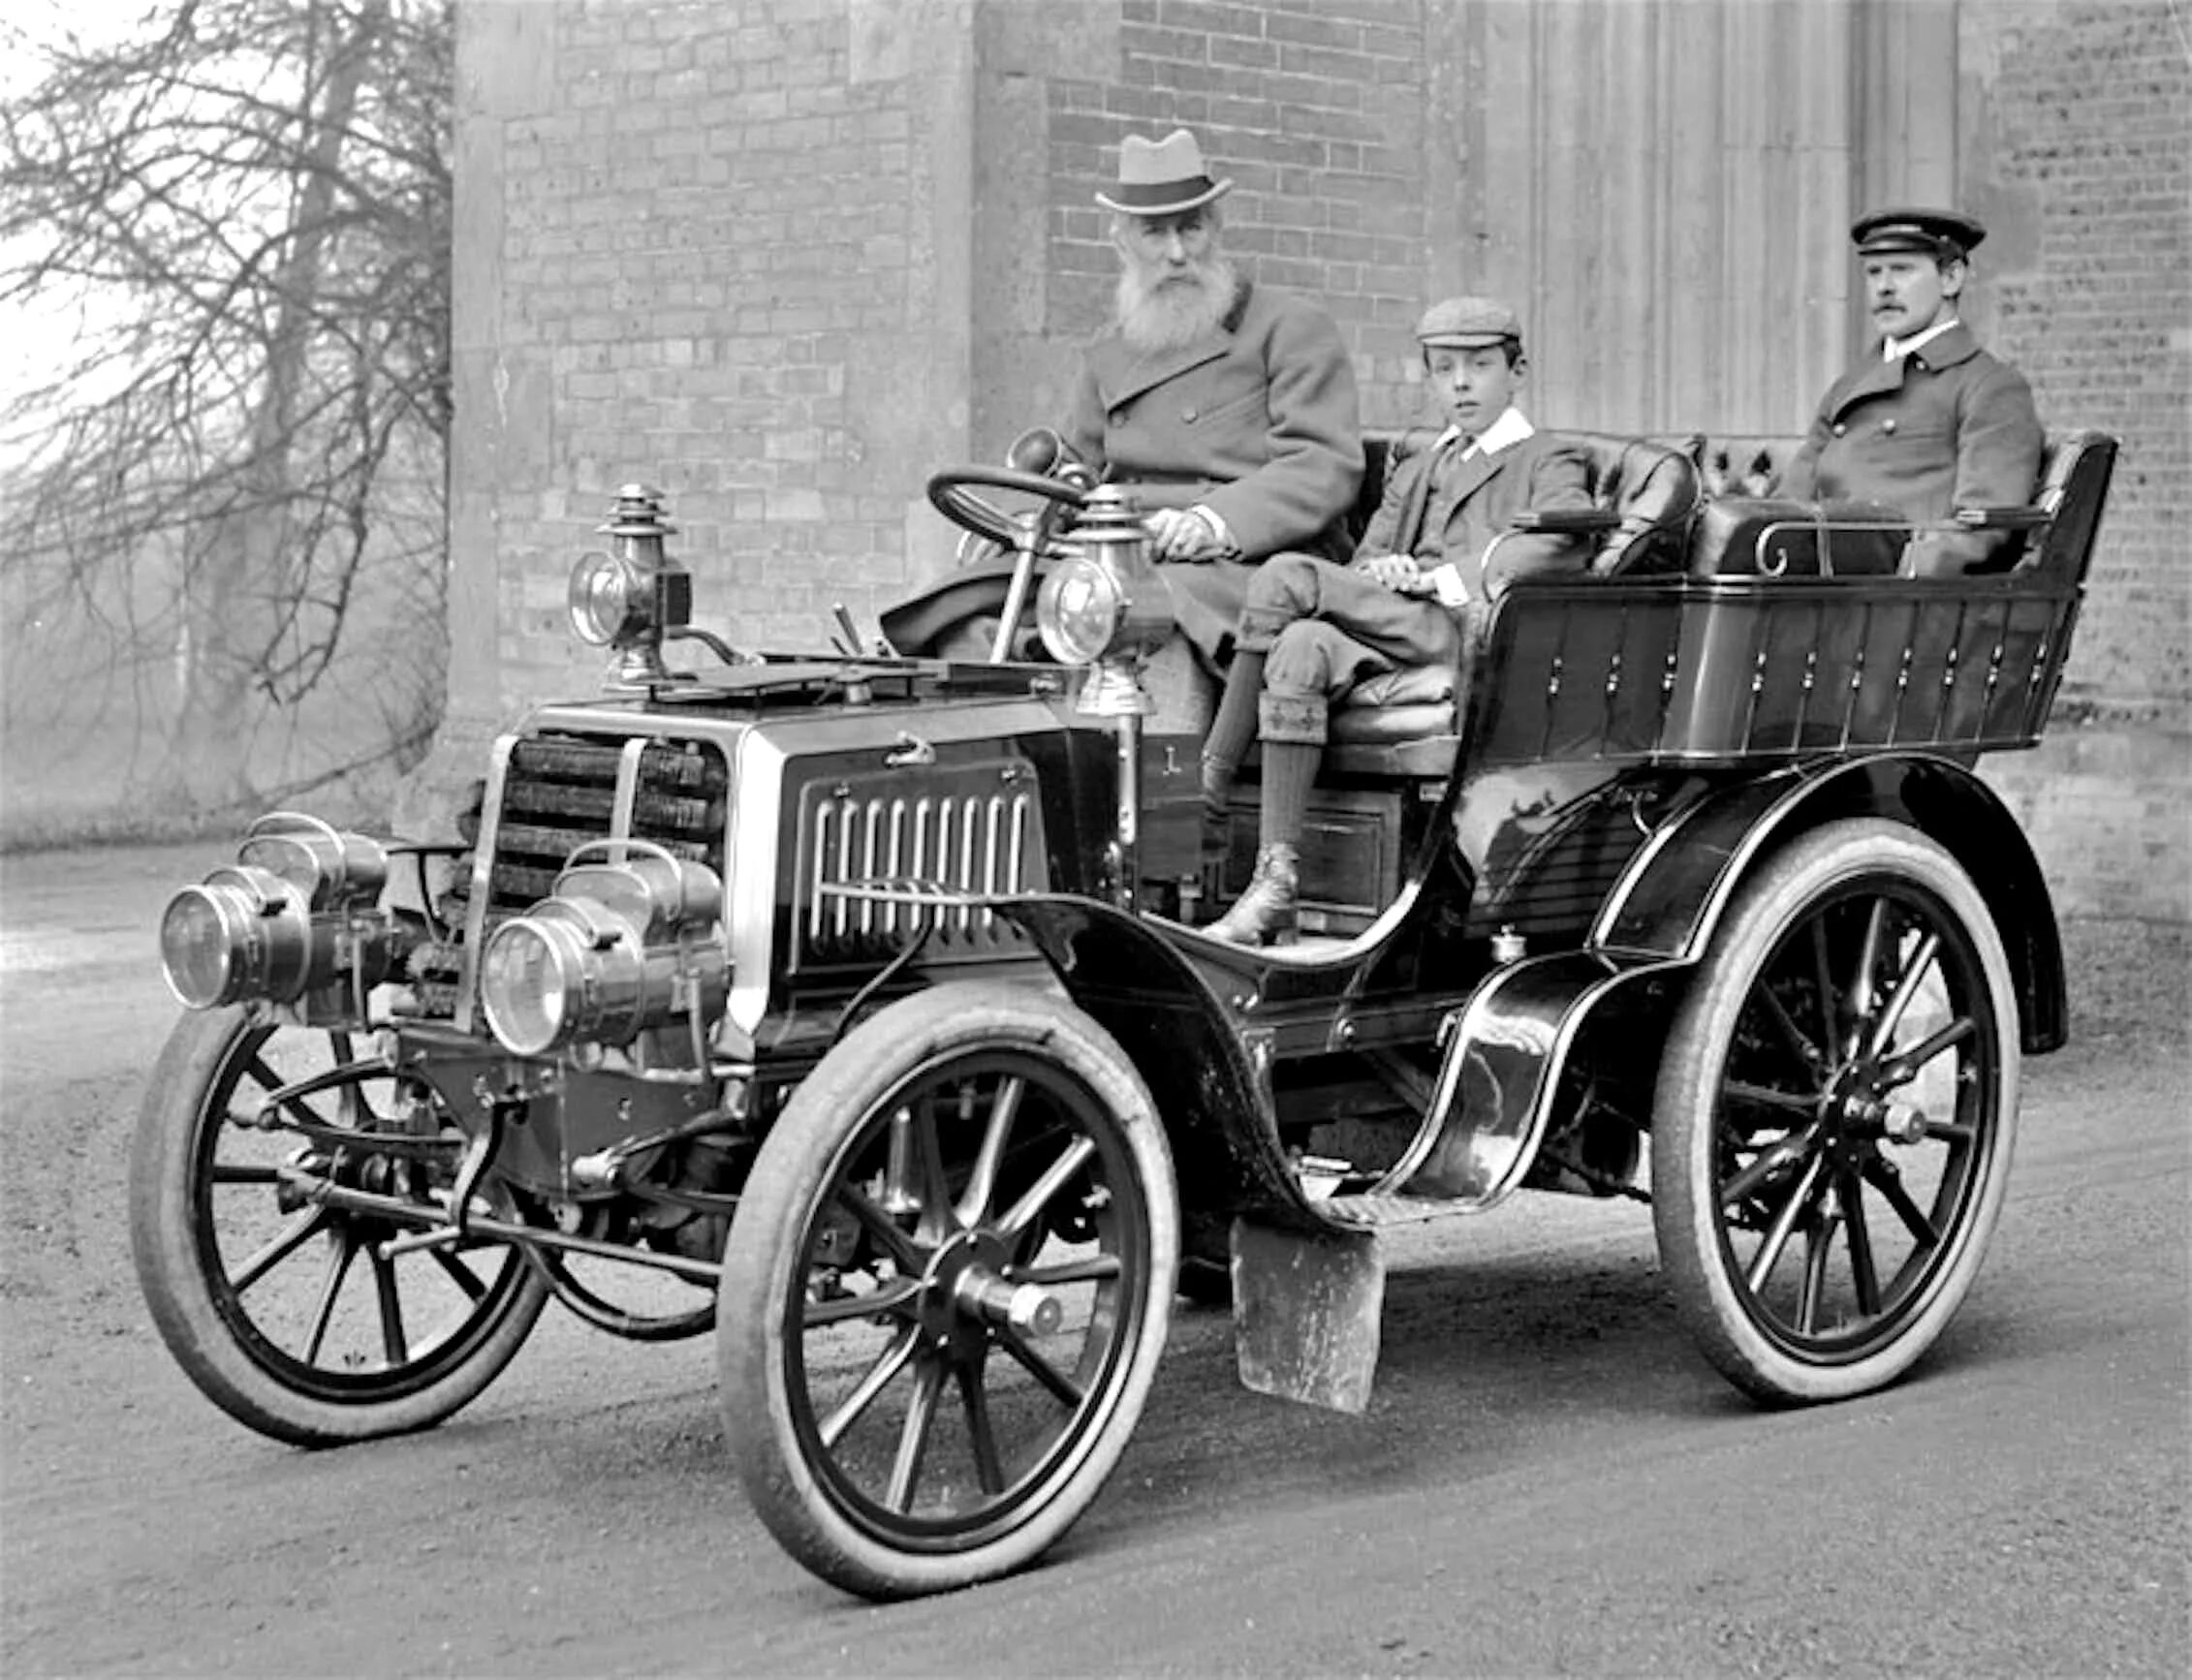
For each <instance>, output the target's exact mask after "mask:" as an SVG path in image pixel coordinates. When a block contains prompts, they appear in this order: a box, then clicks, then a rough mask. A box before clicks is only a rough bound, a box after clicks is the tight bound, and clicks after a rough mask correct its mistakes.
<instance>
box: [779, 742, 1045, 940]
mask: <svg viewBox="0 0 2192 1680" xmlns="http://www.w3.org/2000/svg"><path fill="white" fill-rule="evenodd" d="M968 780H976V781H977V782H978V785H977V786H973V787H969V786H967V785H966V782H967V781H968ZM801 826H802V829H803V833H802V836H801V848H802V850H801V856H800V868H799V889H798V890H799V903H798V907H797V914H798V917H799V934H800V940H801V943H802V945H803V946H804V948H805V949H806V950H807V952H808V953H809V954H810V955H812V956H813V957H815V958H817V959H821V960H825V961H834V960H842V959H846V958H856V957H861V956H864V955H871V954H875V953H878V952H882V951H886V950H889V949H894V948H895V947H897V946H898V945H899V944H900V943H901V942H902V941H903V940H904V939H905V937H906V936H907V935H909V934H910V933H911V932H912V931H913V930H914V928H915V926H916V924H917V923H918V922H919V921H921V920H922V919H923V918H924V916H934V915H936V914H937V913H935V912H932V911H924V910H923V909H922V908H920V907H918V906H915V905H910V904H895V903H882V902H877V901H874V900H861V899H854V898H847V897H844V896H842V895H840V894H836V893H832V892H830V891H828V890H827V888H829V887H833V886H839V885H844V884H848V883H886V882H892V881H901V882H905V881H919V882H926V883H929V884H931V885H935V886H942V887H951V888H955V889H956V890H958V891H962V892H979V893H1005V892H1021V891H1026V890H1030V889H1039V888H1040V887H1041V886H1042V885H1043V878H1042V857H1043V846H1042V820H1041V815H1040V812H1039V810H1038V808H1037V806H1036V802H1035V797H1034V793H1033V789H1032V782H1031V781H1018V782H1014V781H1001V780H1000V778H999V776H998V775H997V774H996V773H995V771H994V770H991V771H990V772H989V773H988V774H986V775H983V776H980V777H979V778H963V777H955V778H954V779H953V785H944V786H939V785H936V784H933V783H932V784H930V785H928V786H925V787H924V788H922V789H921V790H920V791H919V792H914V791H910V790H907V789H906V788H905V787H904V785H903V779H902V778H894V779H893V782H892V785H891V786H889V787H884V786H881V785H877V786H874V787H870V788H860V787H848V786H843V785H840V786H838V787H836V788H834V789H827V790H818V791H817V792H816V793H815V794H814V795H813V796H812V798H811V803H810V804H809V805H808V808H807V811H806V821H805V822H804V823H803V824H802V825H801ZM930 939H931V941H932V943H934V944H936V945H938V946H941V947H943V948H944V949H961V950H972V949H995V948H1000V947H1004V946H1018V945H1019V944H1020V943H1021V936H1020V934H1019V932H1018V929H1016V928H1015V927H1014V926H1013V925H1012V924H1011V923H1010V922H1008V921H1005V920H1002V919H1001V918H998V916H997V915H996V913H995V912H993V911H987V910H976V909H970V908H964V907H961V908H955V909H951V910H946V911H944V912H942V913H941V917H940V919H938V920H937V921H936V924H935V926H934V929H933V931H932V932H931V934H930Z"/></svg>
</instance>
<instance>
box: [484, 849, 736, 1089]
mask: <svg viewBox="0 0 2192 1680" xmlns="http://www.w3.org/2000/svg"><path fill="white" fill-rule="evenodd" d="M597 854H598V855H599V856H596V855H597ZM722 915H723V882H722V880H721V878H720V877H718V876H717V875H716V873H715V871H714V870H712V869H710V868H709V867H708V866H707V865H706V864H705V863H699V862H694V861H692V860H690V859H688V858H682V857H678V856H674V855H673V854H672V853H671V852H669V851H668V850H666V849H665V848H663V847H661V846H658V845H655V844H654V843H652V842H651V841H645V840H591V841H588V842H587V843H586V844H585V845H583V846H581V847H579V849H578V850H577V851H575V852H573V853H572V854H571V857H570V859H569V861H568V862H567V863H566V864H565V866H564V869H563V872H562V873H561V874H560V875H558V876H557V877H556V882H555V890H554V892H553V893H552V894H551V895H550V896H549V897H548V898H545V899H543V900H541V902H540V903H538V904H536V905H534V906H533V908H532V909H531V910H529V911H527V912H526V913H525V914H524V915H522V916H519V917H515V918H512V919H511V920H509V921H506V922H504V923H503V924H502V925H501V926H500V927H497V928H496V929H495V930H494V932H493V933H492V934H491V935H490V936H489V937H488V939H487V943H486V949H485V952H484V953H483V955H482V959H481V964H480V1004H481V1007H482V1009H483V1010H484V1011H485V1014H486V1017H487V1026H488V1028H489V1029H490V1030H491V1031H492V1032H493V1033H494V1036H495V1037H496V1039H497V1040H499V1041H500V1042H501V1043H502V1045H503V1047H504V1048H505V1049H507V1050H509V1051H511V1052H512V1053H513V1054H515V1055H520V1056H539V1055H545V1054H546V1053H548V1051H550V1050H553V1049H557V1048H559V1047H561V1046H563V1045H567V1044H573V1043H578V1042H595V1043H605V1044H626V1043H630V1042H632V1040H634V1039H635V1038H637V1037H638V1036H639V1035H640V1034H641V1033H642V1032H644V1031H645V1030H647V1029H648V1028H650V1027H656V1026H660V1025H662V1024H664V1023H665V1022H667V1021H670V1020H672V1019H673V1018H675V1017H676V1016H678V1015H680V1014H684V1015H693V1014H695V1012H696V1011H697V1014H698V1018H701V1019H712V1018H713V1017H714V1016H715V1015H716V1014H718V1013H720V1012H721V1011H722V1008H723V1001H724V996H725V994H726V992H727V990H728V988H729V980H730V963H729V959H728V958H727V957H726V955H725V953H724V948H723V942H722V941H721V939H720V938H718V937H716V936H715V933H714V929H715V926H716V923H717V922H718V921H719V920H720V919H721V918H722Z"/></svg>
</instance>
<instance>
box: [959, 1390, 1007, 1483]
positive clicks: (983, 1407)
mask: <svg viewBox="0 0 2192 1680" xmlns="http://www.w3.org/2000/svg"><path fill="white" fill-rule="evenodd" d="M958 1375H959V1401H960V1403H961V1404H962V1405H964V1406H965V1407H966V1428H967V1438H968V1440H969V1441H970V1442H972V1444H973V1447H974V1470H975V1474H976V1475H977V1476H978V1477H980V1478H981V1479H982V1491H983V1492H984V1493H986V1494H989V1495H991V1496H992V1497H994V1496H995V1495H997V1494H1000V1493H1003V1492H1004V1491H1005V1466H1004V1461H1003V1460H1002V1459H1000V1458H999V1457H998V1456H997V1431H996V1429H995V1427H994V1426H993V1425H992V1423H991V1422H990V1419H989V1390H988V1389H987V1388H986V1387H984V1386H983V1383H982V1364H981V1362H980V1361H979V1360H971V1359H970V1360H969V1361H968V1362H967V1363H965V1364H963V1365H961V1366H960V1367H959V1368H958Z"/></svg>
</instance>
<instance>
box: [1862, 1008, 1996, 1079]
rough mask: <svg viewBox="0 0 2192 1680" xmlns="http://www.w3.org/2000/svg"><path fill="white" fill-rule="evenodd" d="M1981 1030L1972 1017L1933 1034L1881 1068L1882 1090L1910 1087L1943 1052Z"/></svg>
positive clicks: (1956, 1020)
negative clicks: (1899, 1086) (1923, 1070)
mask: <svg viewBox="0 0 2192 1680" xmlns="http://www.w3.org/2000/svg"><path fill="white" fill-rule="evenodd" d="M1978 1030H1979V1027H1978V1023H1976V1022H1975V1021H1973V1020H1972V1018H1971V1017H1970V1016H1969V1015H1958V1016H1957V1018H1956V1019H1955V1020H1953V1021H1951V1022H1950V1023H1949V1024H1948V1025H1947V1026H1945V1027H1943V1028H1942V1029H1941V1030H1940V1031H1939V1032H1937V1033H1933V1034H1930V1035H1929V1036H1927V1037H1926V1039H1925V1040H1924V1041H1923V1042H1920V1043H1918V1044H1915V1045H1913V1046H1912V1047H1911V1048H1910V1049H1907V1050H1905V1051H1904V1052H1903V1053H1902V1054H1901V1055H1899V1056H1896V1057H1895V1059H1894V1060H1892V1061H1887V1062H1883V1063H1881V1064H1880V1076H1881V1078H1882V1080H1883V1081H1884V1084H1883V1087H1882V1088H1883V1089H1885V1090H1890V1091H1892V1090H1894V1089H1895V1087H1896V1086H1897V1085H1907V1084H1909V1083H1910V1082H1911V1080H1913V1079H1915V1078H1917V1077H1918V1074H1919V1071H1920V1070H1921V1069H1923V1068H1924V1067H1925V1066H1926V1063H1928V1062H1930V1061H1931V1060H1932V1059H1933V1058H1934V1057H1935V1056H1938V1055H1939V1054H1940V1053H1941V1052H1942V1051H1943V1050H1946V1049H1951V1048H1953V1047H1954V1046H1956V1045H1957V1044H1960V1043H1962V1042H1964V1040H1966V1039H1968V1038H1970V1037H1971V1035H1972V1034H1973V1033H1975V1032H1977V1031H1978Z"/></svg>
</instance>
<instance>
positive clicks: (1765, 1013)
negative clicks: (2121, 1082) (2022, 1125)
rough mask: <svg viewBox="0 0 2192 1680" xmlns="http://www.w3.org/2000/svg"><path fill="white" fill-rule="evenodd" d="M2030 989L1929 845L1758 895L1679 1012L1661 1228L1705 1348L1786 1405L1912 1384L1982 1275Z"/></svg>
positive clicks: (1835, 836)
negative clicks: (2020, 1005) (1909, 1377)
mask: <svg viewBox="0 0 2192 1680" xmlns="http://www.w3.org/2000/svg"><path fill="white" fill-rule="evenodd" d="M2017 1107H2018V1025H2017V1003H2016V993H2015V990H2014V988H2013V984H2012V981H2011V978H2010V972H2009V962H2008V959H2007V958H2006V957H2005V956H2004V954H2003V951H2002V944H2001V940H2000V937H1999V936H1998V935H1997V934H1996V932H1995V930H1994V924H1993V920H1992V918H1990V917H1989V916H1988V910H1987V906H1986V903H1985V901H1984V900H1983V899H1982V898H1981V897H1980V895H1979V892H1978V889H1977V888H1976V887H1973V886H1972V884H1971V881H1970V878H1969V877H1968V876H1966V875H1965V874H1964V872H1963V870H1962V869H1961V868H1960V867H1958V866H1957V862H1956V860H1955V859H1954V858H1953V857H1951V856H1949V854H1948V853H1947V852H1945V851H1944V850H1942V848H1941V847H1939V846H1937V845H1936V844H1934V843H1933V842H1932V841H1931V840H1929V839H1927V838H1926V836H1925V835H1923V834H1920V833H1918V832H1916V831H1914V830H1913V829H1911V828H1908V827H1906V826H1903V825H1901V824H1895V823H1888V822H1882V821H1876V820H1863V821H1848V822H1839V823H1833V824H1828V825H1827V826H1825V827H1822V828H1820V829H1817V830H1815V831H1814V832H1812V833H1810V834H1807V835H1805V836H1803V837H1802V838H1801V839H1800V840H1798V841H1797V842H1795V843H1794V844H1793V845H1791V846H1790V847H1789V848H1788V850H1787V851H1785V852H1784V853H1782V854H1781V855H1780V856H1777V857H1776V858H1774V859H1773V861H1772V862H1771V863H1769V865H1768V866H1767V867H1766V868H1765V869H1764V870H1763V871H1762V872H1761V873H1760V875H1759V876H1758V877H1757V879H1755V880H1754V881H1752V882H1751V883H1749V884H1748V885H1747V886H1746V887H1744V888H1743V889H1742V891H1741V893H1740V895H1739V897H1738V901H1737V903H1736V904H1735V905H1734V907H1733V908H1732V909H1731V911H1730V913H1729V917H1728V919H1727V921H1726V923H1725V924H1724V925H1723V926H1722V928H1721V929H1720V931H1719V933H1718V934H1717V935H1716V937H1715V938H1714V940H1713V944H1712V949H1711V952H1710V954H1709V955H1708V956H1707V959H1706V963H1705V966H1704V968H1703V970H1702V971H1701V973H1700V974H1699V977H1698V979H1697V981H1696V983H1695V985H1694V986H1693V988H1692V990H1691V993H1690V996H1689V997H1688V999H1687V1000H1686V1001H1685V1003H1684V1004H1683V1006H1682V1009H1681V1011H1679V1013H1678V1015H1677V1016H1676V1019H1675V1030H1674V1033H1673V1036H1672V1037H1671V1038H1670V1040H1669V1042H1668V1047H1667V1055H1666V1059H1665V1061H1664V1063H1663V1064H1662V1066H1661V1070H1660V1077H1659V1089H1658V1093H1657V1098H1656V1101H1655V1104H1654V1109H1653V1125H1652V1140H1651V1179H1652V1204H1653V1205H1652V1215H1653V1223H1654V1225H1655V1227H1656V1229H1657V1234H1658V1239H1659V1253H1660V1260H1661V1263H1662V1265H1663V1266H1664V1267H1665V1269H1666V1273H1667V1277H1668V1280H1669V1282H1670V1284H1671V1285H1672V1286H1673V1289H1674V1293H1675V1305H1676V1308H1677V1310H1678V1312H1679V1313H1680V1315H1681V1317H1682V1319H1683V1321H1684V1322H1685V1323H1686V1325H1687V1326H1688V1328H1689V1330H1690V1332H1691V1333H1692V1335H1693V1336H1694V1337H1695V1338H1696V1340H1697V1342H1698V1344H1699V1346H1700V1347H1701V1348H1702V1349H1703V1350H1704V1352H1705V1353H1706V1354H1707V1357H1708V1358H1710V1359H1711V1361H1712V1362H1713V1364H1714V1365H1716V1366H1717V1367H1718V1368H1719V1370H1720V1371H1721V1373H1722V1374H1723V1375H1724V1376H1726V1377H1727V1378H1728V1379H1729V1380H1730V1381H1731V1382H1733V1383H1734V1384H1736V1385H1737V1386H1738V1387H1739V1388H1742V1389H1743V1390H1744V1391H1745V1392H1747V1393H1749V1394H1751V1395H1753V1396H1755V1397H1756V1398H1758V1399H1761V1400H1764V1401H1767V1402H1769V1403H1773V1404H1783V1405H1789V1404H1802V1403H1808V1402H1813V1401H1822V1400H1838V1399H1843V1398H1846V1397H1848V1396H1851V1395H1855V1394H1862V1393H1865V1392H1867V1391H1868V1390H1871V1389H1874V1388H1878V1387H1881V1386H1883V1385H1884V1384H1888V1383H1891V1382H1894V1381H1895V1379H1896V1378H1897V1377H1899V1376H1901V1375H1902V1374H1903V1372H1904V1371H1906V1370H1907V1369H1909V1367H1910V1366H1911V1364H1912V1363H1913V1362H1914V1361H1916V1360H1917V1359H1918V1358H1919V1357H1920V1356H1921V1355H1922V1354H1923V1353H1925V1352H1926V1350H1927V1349H1928V1348H1929V1347H1931V1346H1932V1344H1933V1342H1934V1341H1935V1339H1936V1338H1937V1337H1939V1335H1940V1334H1941V1332H1942V1330H1943V1329H1944V1328H1945V1327H1946V1326H1947V1324H1948V1322H1949V1320H1950V1319H1951V1318H1952V1317H1953V1316H1954V1315H1955V1313H1956V1311H1957V1307H1958V1306H1959V1305H1960V1304H1961V1303H1962V1301H1963V1298H1964V1295H1965V1294H1966V1292H1968V1291H1969V1290H1970V1288H1971V1284H1972V1280H1973V1278H1974V1277H1975V1276H1977V1274H1978V1271H1979V1265H1980V1261H1981V1260H1982V1259H1983V1257H1984V1255H1985V1253H1986V1248H1987V1239H1988V1235H1989V1233H1990V1232H1991V1231H1992V1229H1993V1228H1994V1221H1995V1219H1996V1217H1997V1215H1998V1214H1999V1213H2000V1211H2001V1205H2002V1197H2003V1192H2004V1189H2005V1187H2006V1185H2007V1183H2008V1179H2009V1169H2010V1154H2011V1149H2012V1146H2013V1144H2014V1142H2015V1139H2016V1134H2017Z"/></svg>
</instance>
